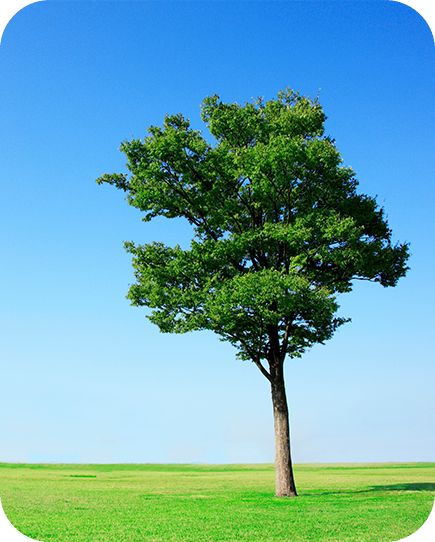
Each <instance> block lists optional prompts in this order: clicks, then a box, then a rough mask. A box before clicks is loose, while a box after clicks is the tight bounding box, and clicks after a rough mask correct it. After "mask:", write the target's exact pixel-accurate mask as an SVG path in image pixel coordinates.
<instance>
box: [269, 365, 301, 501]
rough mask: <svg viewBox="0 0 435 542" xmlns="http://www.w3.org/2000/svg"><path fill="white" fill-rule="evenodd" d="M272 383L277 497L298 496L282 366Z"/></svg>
mask: <svg viewBox="0 0 435 542" xmlns="http://www.w3.org/2000/svg"><path fill="white" fill-rule="evenodd" d="M271 384H272V403H273V418H274V425H275V481H276V494H275V497H296V496H297V493H296V486H295V481H294V478H293V468H292V460H291V455H290V424H289V416H288V407H287V398H286V395H285V386H284V375H283V367H282V366H281V367H280V370H277V371H276V373H275V375H274V378H273V380H272V382H271Z"/></svg>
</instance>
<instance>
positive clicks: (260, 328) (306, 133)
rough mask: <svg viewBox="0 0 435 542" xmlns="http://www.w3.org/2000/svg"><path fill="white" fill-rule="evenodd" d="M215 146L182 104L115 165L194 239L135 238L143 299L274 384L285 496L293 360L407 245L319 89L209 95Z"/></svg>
mask: <svg viewBox="0 0 435 542" xmlns="http://www.w3.org/2000/svg"><path fill="white" fill-rule="evenodd" d="M201 109H202V119H203V121H204V122H205V123H207V126H208V128H209V130H210V132H211V134H212V135H213V136H214V138H215V139H216V144H215V145H210V144H209V143H208V142H207V141H206V140H205V139H204V138H203V137H202V135H201V132H200V131H196V130H193V129H191V127H190V123H189V120H188V119H185V118H184V117H183V116H182V115H181V114H178V115H172V116H169V115H167V116H166V117H165V120H164V124H163V128H159V127H155V126H151V127H150V128H149V129H148V133H149V136H147V137H146V138H145V139H144V140H141V139H133V140H132V141H130V142H129V141H125V142H124V143H122V144H121V147H120V150H121V151H123V152H124V153H125V154H126V156H127V158H128V164H127V167H128V169H129V170H130V172H131V175H130V177H129V178H128V176H127V175H126V174H122V173H121V174H116V173H114V174H111V175H109V174H104V175H103V176H102V177H100V178H99V179H97V182H98V183H99V184H101V183H108V184H112V185H115V186H116V187H117V188H119V189H121V190H124V191H125V192H126V193H127V201H128V203H129V204H130V205H132V206H134V207H137V208H138V209H140V210H141V211H144V212H145V213H146V214H145V216H144V218H143V220H144V221H150V220H152V219H153V218H154V217H156V216H164V217H167V218H175V217H184V218H186V219H187V220H188V222H189V223H190V224H191V225H192V226H193V227H194V238H193V239H192V241H191V247H190V250H182V249H181V248H180V246H178V245H177V246H175V247H168V246H165V245H164V244H162V243H158V242H154V243H151V244H147V245H143V246H141V245H135V244H133V243H125V248H126V250H127V251H128V252H130V253H131V254H132V255H133V266H134V269H135V276H136V280H137V282H136V284H133V285H132V286H131V287H130V290H129V292H128V295H127V297H128V298H129V299H130V300H131V303H132V305H137V306H142V305H144V306H146V307H151V308H152V309H154V310H153V311H152V315H151V316H148V318H149V319H150V320H151V322H153V323H154V324H157V326H158V327H159V328H160V330H161V331H162V332H164V333H185V332H187V331H194V330H203V329H207V330H211V331H214V332H215V333H217V334H218V335H220V337H221V340H225V341H229V342H230V343H231V344H233V345H234V346H235V347H236V348H237V350H238V354H237V356H238V357H239V358H240V359H242V360H250V361H252V362H254V363H255V365H256V366H257V367H258V368H259V370H260V371H261V373H262V374H263V375H264V376H265V377H266V378H267V380H268V381H269V382H270V385H271V389H272V403H273V413H274V425H275V474H276V495H277V496H296V495H297V493H296V486H295V482H294V478H293V470H292V462H291V456H290V431H289V417H288V407H287V399H286V393H285V386H284V372H283V365H284V359H285V357H286V356H287V355H288V356H290V357H291V358H294V357H300V356H301V355H302V354H303V352H304V351H305V350H307V348H309V347H310V346H312V345H313V344H315V343H323V342H324V341H326V340H327V339H329V338H331V336H332V335H333V333H334V331H335V330H336V329H337V328H338V327H339V326H340V325H342V324H343V323H344V322H346V321H348V320H347V319H344V318H340V317H336V316H335V314H336V311H337V309H338V307H339V306H338V304H337V301H336V296H337V295H338V294H340V293H343V292H350V291H351V290H352V281H353V280H355V279H361V280H369V281H372V282H380V283H381V284H382V286H395V285H396V283H397V281H398V279H399V278H400V277H402V276H404V275H405V273H406V271H407V269H408V267H407V266H406V262H407V259H408V257H409V252H408V244H406V243H405V244H396V245H395V246H393V245H392V243H391V233H392V232H391V230H390V229H389V227H388V224H387V221H386V218H385V215H384V211H383V209H382V208H379V206H378V205H377V203H376V201H375V199H374V198H372V197H369V196H366V195H362V194H357V192H356V189H357V186H358V182H357V180H356V178H355V173H354V172H353V171H352V169H351V168H348V167H345V166H343V165H342V159H341V156H340V154H339V152H338V150H337V148H336V146H335V142H334V140H333V139H331V138H329V137H327V136H326V137H325V135H324V122H325V120H326V116H325V114H324V112H323V109H322V107H321V106H320V104H319V103H318V100H317V99H316V100H312V99H310V98H309V97H306V96H302V95H300V94H299V93H296V92H294V91H292V90H289V89H286V90H285V91H282V92H280V93H279V94H278V96H277V98H276V99H273V100H270V101H268V102H266V103H265V102H264V101H263V100H261V99H258V100H257V101H255V102H254V103H245V105H239V104H237V103H232V104H228V103H223V102H222V101H220V99H219V96H217V95H213V96H211V97H207V98H205V100H204V101H203V103H202V106H201Z"/></svg>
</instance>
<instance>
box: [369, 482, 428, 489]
mask: <svg viewBox="0 0 435 542" xmlns="http://www.w3.org/2000/svg"><path fill="white" fill-rule="evenodd" d="M367 491H435V483H432V482H414V483H412V484H392V485H388V486H373V487H372V488H371V489H370V490H367Z"/></svg>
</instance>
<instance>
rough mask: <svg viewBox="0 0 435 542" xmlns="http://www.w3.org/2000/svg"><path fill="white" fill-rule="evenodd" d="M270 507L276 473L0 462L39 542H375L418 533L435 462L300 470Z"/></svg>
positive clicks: (22, 520) (10, 493)
mask: <svg viewBox="0 0 435 542" xmlns="http://www.w3.org/2000/svg"><path fill="white" fill-rule="evenodd" d="M295 477H296V484H297V486H298V492H299V497H298V498H296V499H286V498H275V497H274V496H273V495H274V471H273V465H266V464H260V465H69V464H65V465H59V464H44V465H34V464H7V463H0V499H1V502H2V505H3V509H4V511H5V513H6V515H7V517H8V519H9V520H10V521H11V523H12V524H13V525H14V526H15V527H16V528H17V529H18V530H19V531H21V532H22V533H23V534H25V535H27V536H29V537H31V538H34V539H36V540H41V541H44V542H45V541H57V540H59V541H74V542H79V541H80V542H81V541H83V542H85V541H86V542H100V541H101V542H103V541H104V542H106V541H113V542H115V541H116V542H124V541H126V542H127V541H128V542H133V541H134V542H136V541H137V542H139V541H155V542H157V541H162V542H188V541H189V542H190V541H198V542H206V541H213V542H214V541H216V542H217V541H224V540H225V541H234V542H242V541H251V542H254V541H261V542H267V541H279V542H285V541H292V542H298V541H304V542H306V541H323V540H328V541H333V542H340V541H347V542H351V541H355V542H356V541H357V542H365V541H373V542H382V541H386V542H391V541H393V540H400V539H402V538H404V537H406V536H409V535H410V534H411V533H413V532H415V531H416V530H417V529H418V528H419V527H420V526H421V525H422V524H423V523H424V522H425V520H426V519H427V517H428V516H429V513H430V510H431V509H432V505H433V502H434V497H435V463H378V464H374V463H371V464H330V465H326V464H323V465H321V464H313V465H308V464H302V465H296V466H295Z"/></svg>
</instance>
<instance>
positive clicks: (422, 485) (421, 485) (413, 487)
mask: <svg viewBox="0 0 435 542" xmlns="http://www.w3.org/2000/svg"><path fill="white" fill-rule="evenodd" d="M376 491H435V483H433V482H413V483H403V484H390V485H384V486H372V487H370V488H368V489H355V490H352V489H343V490H337V491H323V492H322V493H311V494H310V496H313V497H314V496H320V495H352V494H355V493H374V492H376Z"/></svg>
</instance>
